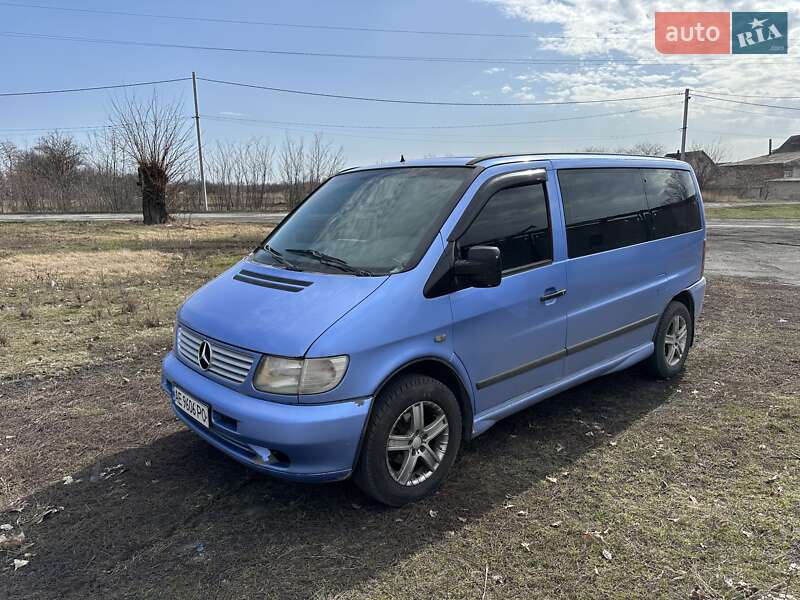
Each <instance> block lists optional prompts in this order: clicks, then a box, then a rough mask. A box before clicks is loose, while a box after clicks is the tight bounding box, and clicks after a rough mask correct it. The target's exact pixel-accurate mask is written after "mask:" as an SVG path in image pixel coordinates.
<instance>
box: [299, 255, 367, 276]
mask: <svg viewBox="0 0 800 600" xmlns="http://www.w3.org/2000/svg"><path fill="white" fill-rule="evenodd" d="M286 252H291V253H292V254H300V255H301V256H310V257H311V258H316V259H317V260H318V261H319V262H321V263H322V264H324V265H328V266H331V267H336V268H337V269H340V270H342V271H345V272H346V273H352V274H353V275H358V276H360V277H371V276H372V273H371V272H370V271H367V270H366V269H362V268H360V267H354V266H353V265H351V264H350V263H348V262H347V261H346V260H344V259H341V258H337V257H336V256H331V255H330V254H325V253H324V252H320V251H319V250H311V249H308V248H286Z"/></svg>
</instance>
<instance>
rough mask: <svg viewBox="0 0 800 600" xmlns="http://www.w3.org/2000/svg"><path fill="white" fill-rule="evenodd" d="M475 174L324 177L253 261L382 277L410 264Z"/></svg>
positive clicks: (386, 172) (435, 170) (403, 171)
mask: <svg viewBox="0 0 800 600" xmlns="http://www.w3.org/2000/svg"><path fill="white" fill-rule="evenodd" d="M473 173H474V171H473V169H470V168H468V167H408V168H391V169H374V170H369V171H356V172H353V173H343V174H341V175H337V176H336V177H333V178H332V179H330V180H328V182H327V183H325V184H324V185H323V186H322V187H320V188H319V189H318V190H317V191H316V192H314V194H313V195H312V196H311V197H310V198H308V200H306V201H305V202H304V203H303V204H302V205H301V206H300V207H299V208H298V209H297V210H296V211H295V212H294V214H292V216H291V217H290V218H289V219H287V220H286V221H285V222H284V223H283V224H282V225H281V226H280V227H279V228H278V229H277V230H276V231H275V232H273V234H272V235H271V236H270V237H269V238H268V239H267V244H266V247H262V248H260V249H259V250H257V251H256V253H255V254H254V259H255V260H258V261H260V262H267V263H269V264H274V265H277V266H280V267H283V268H296V269H300V270H307V271H324V272H345V273H350V274H353V275H385V274H389V273H397V272H399V271H403V270H405V269H406V268H409V267H411V266H413V265H412V264H411V263H412V261H414V260H415V259H418V258H419V254H420V253H421V252H422V251H424V249H425V248H423V247H422V246H423V245H427V244H430V241H431V238H432V237H433V235H435V232H436V231H438V229H439V228H440V227H441V226H442V223H443V220H444V218H446V216H447V215H448V214H449V212H450V210H452V207H453V205H454V202H455V200H456V199H457V198H456V194H457V193H458V192H459V191H460V190H461V189H462V186H463V185H464V184H465V183H466V182H467V181H468V180H469V179H470V177H471V176H472V174H473Z"/></svg>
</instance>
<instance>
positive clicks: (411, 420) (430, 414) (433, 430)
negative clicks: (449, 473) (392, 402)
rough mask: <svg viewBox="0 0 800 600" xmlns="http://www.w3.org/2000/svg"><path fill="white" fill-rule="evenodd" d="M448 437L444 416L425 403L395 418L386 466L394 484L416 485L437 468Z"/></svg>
mask: <svg viewBox="0 0 800 600" xmlns="http://www.w3.org/2000/svg"><path fill="white" fill-rule="evenodd" d="M449 437H450V426H449V423H448V421H447V415H446V414H445V412H444V411H443V410H442V408H441V407H440V406H439V405H438V404H436V403H435V402H429V401H427V400H424V401H422V402H417V403H415V404H412V405H411V406H409V407H408V408H407V409H406V410H404V411H403V413H402V414H401V415H400V416H399V417H397V420H396V421H395V422H394V425H392V428H391V429H390V430H389V438H388V440H387V441H386V466H387V467H388V469H389V474H390V475H391V476H392V479H394V480H395V481H396V482H397V483H399V484H400V485H404V486H411V485H419V484H420V483H422V482H423V481H425V480H426V479H428V478H429V477H430V476H431V475H433V472H434V471H435V470H436V469H437V468H439V464H440V463H441V462H442V459H443V458H444V455H445V453H446V452H447V443H448V441H449Z"/></svg>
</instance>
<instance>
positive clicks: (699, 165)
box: [664, 150, 718, 190]
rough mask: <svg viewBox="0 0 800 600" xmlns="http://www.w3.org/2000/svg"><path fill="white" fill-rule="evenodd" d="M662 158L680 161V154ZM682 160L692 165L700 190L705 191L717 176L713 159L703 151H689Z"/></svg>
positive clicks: (671, 154) (674, 153) (672, 153)
mask: <svg viewBox="0 0 800 600" xmlns="http://www.w3.org/2000/svg"><path fill="white" fill-rule="evenodd" d="M664 156H666V157H667V158H676V159H678V160H681V153H680V152H671V153H669V154H665V155H664ZM683 160H685V161H686V162H688V163H689V164H690V165H692V168H693V169H694V173H695V175H697V182H698V183H699V184H700V189H701V190H705V189H706V187H708V186H709V185H710V184H711V182H712V181H713V180H714V178H715V177H716V176H717V171H718V167H717V164H716V163H715V162H714V159H712V158H711V157H710V156H709V155H708V154H706V152H705V150H691V151H689V152H687V153H686V156H685V157H684V158H683Z"/></svg>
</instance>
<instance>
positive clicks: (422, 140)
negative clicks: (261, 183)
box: [205, 117, 680, 144]
mask: <svg viewBox="0 0 800 600" xmlns="http://www.w3.org/2000/svg"><path fill="white" fill-rule="evenodd" d="M205 118H208V117H205ZM211 120H214V119H211ZM243 124H244V123H243ZM258 124H260V125H261V126H262V127H265V128H266V129H277V130H281V131H296V132H300V133H327V134H329V135H331V136H332V137H334V138H336V137H348V138H359V139H367V140H378V141H393V142H420V143H443V142H458V143H462V144H487V143H498V142H499V143H523V142H528V143H530V142H534V141H537V140H614V139H625V138H632V137H646V136H654V135H661V134H666V133H675V132H676V131H680V129H666V130H661V131H641V132H636V133H628V134H622V135H610V136H605V135H603V136H587V135H579V136H563V135H558V136H539V135H532V136H527V137H519V138H517V139H515V140H509V139H508V138H481V139H468V138H459V139H453V138H446V139H443V138H440V137H434V138H431V137H428V138H420V137H387V136H376V135H364V134H357V133H342V132H340V131H326V130H324V129H322V130H321V129H317V128H309V127H297V126H295V127H281V126H279V125H269V124H265V123H261V122H260V123H258Z"/></svg>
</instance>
